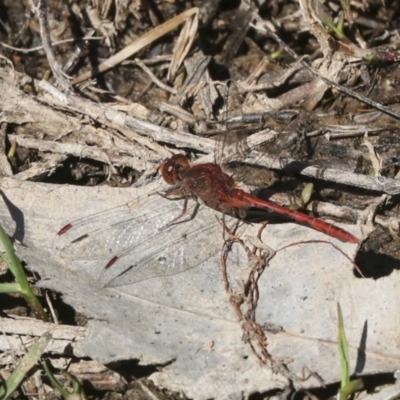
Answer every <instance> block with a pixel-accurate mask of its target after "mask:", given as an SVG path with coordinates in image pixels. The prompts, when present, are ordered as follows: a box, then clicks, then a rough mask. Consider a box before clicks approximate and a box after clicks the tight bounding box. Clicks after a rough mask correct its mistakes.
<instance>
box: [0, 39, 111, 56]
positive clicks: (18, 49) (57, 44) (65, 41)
mask: <svg viewBox="0 0 400 400" xmlns="http://www.w3.org/2000/svg"><path fill="white" fill-rule="evenodd" d="M102 39H104V36H84V37H82V38H71V39H65V40H60V41H59V42H54V43H52V46H53V47H54V46H59V45H60V44H64V43H71V42H80V41H85V40H102ZM0 46H3V47H5V48H6V49H10V50H13V51H18V52H19V53H25V54H28V53H32V52H34V51H39V50H42V49H44V46H37V47H32V48H31V49H23V48H21V47H14V46H10V45H9V44H6V43H4V42H0Z"/></svg>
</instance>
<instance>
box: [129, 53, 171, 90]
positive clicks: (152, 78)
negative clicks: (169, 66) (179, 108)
mask: <svg viewBox="0 0 400 400" xmlns="http://www.w3.org/2000/svg"><path fill="white" fill-rule="evenodd" d="M135 64H136V65H137V66H138V67H140V68H141V69H142V70H143V71H144V72H145V73H146V74H147V75H149V77H150V79H151V80H152V82H153V83H155V84H156V85H157V86H158V87H160V88H161V89H163V90H165V91H166V92H169V93H171V94H173V95H176V94H177V93H178V91H177V90H176V89H174V88H171V87H169V86H168V85H166V84H165V83H162V82H161V81H160V80H159V79H158V78H157V77H156V76H155V75H154V74H153V72H151V70H150V68H149V67H147V66H146V65H145V64H144V63H143V62H142V61H140V60H139V59H138V58H136V59H135Z"/></svg>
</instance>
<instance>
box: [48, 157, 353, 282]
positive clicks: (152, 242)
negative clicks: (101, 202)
mask: <svg viewBox="0 0 400 400" xmlns="http://www.w3.org/2000/svg"><path fill="white" fill-rule="evenodd" d="M160 172H161V175H162V177H163V179H164V181H165V182H166V183H167V184H169V185H172V187H171V188H170V189H169V190H167V191H166V192H165V193H163V194H162V197H167V198H176V197H178V198H180V199H182V198H183V204H182V209H181V210H180V213H179V215H178V216H177V217H175V218H174V217H173V216H171V209H170V208H165V207H164V206H163V202H166V201H169V200H167V199H164V198H162V197H161V198H158V196H157V198H155V197H156V196H153V199H152V200H151V201H148V200H147V199H146V200H144V201H145V202H146V203H148V204H147V207H146V212H142V211H141V209H140V207H138V204H137V202H136V201H132V202H130V203H127V204H125V205H122V206H120V207H114V208H113V209H110V210H106V211H104V212H102V213H100V214H94V215H91V216H88V217H86V218H83V219H80V220H78V221H75V222H72V223H68V224H67V225H65V226H64V227H63V228H62V229H61V230H60V231H59V232H58V234H57V236H56V237H55V239H54V244H53V246H54V248H55V250H56V251H57V253H58V254H59V255H60V256H61V257H63V258H66V259H77V260H90V259H103V258H107V257H109V260H108V261H107V263H106V264H105V265H103V266H102V273H101V274H100V275H101V278H100V280H101V282H102V284H103V286H105V287H118V286H124V285H129V284H132V283H136V282H140V281H143V280H146V279H150V278H154V277H161V276H167V275H174V274H177V273H180V272H183V271H185V270H187V269H190V268H194V267H195V266H197V265H199V264H201V263H203V262H204V261H206V260H207V259H209V258H211V257H212V256H213V255H215V254H216V253H217V252H218V245H216V244H215V243H210V241H209V237H210V236H211V230H212V229H220V226H219V224H216V223H212V222H211V223H210V221H204V220H203V219H201V218H196V216H194V217H192V216H193V215H195V208H196V207H197V203H196V202H191V205H190V206H189V201H190V200H191V199H197V200H201V201H202V202H203V203H204V204H205V205H206V206H208V207H210V208H212V209H214V210H217V211H219V212H221V213H223V214H228V215H235V216H237V217H239V218H244V217H245V216H246V214H247V211H248V210H249V209H252V208H257V209H262V210H267V211H271V212H273V213H276V214H279V215H281V216H284V217H286V218H287V219H289V220H292V221H294V222H297V223H299V224H302V225H306V226H308V227H310V228H312V229H315V230H317V231H320V232H323V233H324V234H326V235H329V236H331V237H334V238H336V239H339V240H341V241H343V242H349V243H355V244H356V243H358V242H359V240H358V238H356V237H355V236H354V235H352V234H351V233H349V232H347V231H345V230H344V229H341V228H339V227H337V226H335V225H333V224H330V223H328V222H325V221H323V220H321V219H318V218H315V217H311V216H309V215H307V214H304V213H302V212H300V211H295V210H290V209H288V208H286V207H284V206H281V205H279V204H276V203H273V202H271V201H268V200H264V199H259V198H257V197H255V196H253V195H252V194H250V193H247V192H245V191H244V190H242V189H239V188H238V187H237V185H236V182H235V180H234V179H233V177H232V176H231V175H228V174H226V173H224V172H223V170H222V168H221V167H220V166H219V165H218V164H215V163H204V164H197V165H196V164H195V165H191V164H190V162H189V160H188V158H187V157H186V156H184V155H182V154H177V155H174V156H173V157H171V158H169V159H166V160H165V161H164V162H163V163H162V164H161V166H160ZM174 203H175V201H174ZM164 208H165V209H164ZM185 215H188V218H185V217H184V216H185ZM184 218H185V220H183V219H184ZM181 223H185V224H190V229H187V230H186V233H185V234H184V235H182V233H181V232H182V231H181V230H180V229H179V225H180V224H181Z"/></svg>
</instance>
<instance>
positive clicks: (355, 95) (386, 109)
mask: <svg viewBox="0 0 400 400" xmlns="http://www.w3.org/2000/svg"><path fill="white" fill-rule="evenodd" d="M255 19H256V20H257V22H259V23H260V24H261V25H262V26H264V28H265V30H267V31H268V33H269V34H270V35H271V36H272V37H273V38H274V40H275V41H276V42H277V43H278V44H279V45H280V46H282V47H283V48H284V49H285V51H286V52H287V53H288V54H290V55H291V56H292V57H293V58H294V59H295V60H299V62H300V63H301V64H302V65H303V67H304V68H307V69H308V70H309V71H310V72H311V73H312V74H313V75H314V76H316V77H318V78H319V79H321V80H323V81H324V82H325V83H326V84H327V85H328V86H332V87H334V88H336V89H337V90H339V91H341V92H343V93H345V94H347V95H348V96H350V97H353V98H355V99H357V100H359V101H361V102H362V103H365V104H368V105H370V106H372V107H374V108H376V109H378V110H380V111H382V112H384V113H385V114H388V115H390V116H391V117H394V118H397V119H400V114H399V113H397V112H396V111H393V110H392V109H391V108H389V107H386V106H384V105H382V104H380V103H377V102H376V101H373V100H371V99H369V98H368V97H365V96H362V95H360V94H358V93H356V92H354V91H353V90H351V89H348V88H346V87H345V86H342V85H340V84H339V83H336V82H334V81H331V80H330V79H328V78H325V77H324V76H323V75H321V74H320V73H319V72H317V71H316V70H315V69H314V68H313V67H311V66H310V65H308V64H307V63H306V62H305V61H304V60H303V59H301V58H300V57H299V56H298V55H297V53H296V52H295V51H293V50H292V49H291V48H290V47H289V46H288V45H287V44H286V43H285V42H284V41H283V40H282V39H281V38H280V37H279V36H278V35H277V34H276V33H275V32H273V31H272V30H271V29H270V28H269V27H268V25H267V24H266V23H265V21H263V20H262V19H261V17H260V16H259V15H257V14H255ZM255 29H259V28H257V27H255Z"/></svg>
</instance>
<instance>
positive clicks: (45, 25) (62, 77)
mask: <svg viewBox="0 0 400 400" xmlns="http://www.w3.org/2000/svg"><path fill="white" fill-rule="evenodd" d="M38 11H39V23H40V36H41V38H42V41H43V47H44V51H45V53H46V57H47V61H48V62H49V64H50V68H51V70H52V71H53V74H54V77H55V78H56V79H57V82H58V83H59V84H60V86H61V87H62V88H63V89H64V90H66V91H70V89H71V86H70V84H69V81H68V79H67V78H66V77H67V75H66V74H65V73H64V72H63V70H62V69H61V67H60V64H59V63H58V62H57V60H56V57H55V55H54V52H53V48H52V47H51V38H50V28H49V21H48V18H47V0H40V1H39V4H38Z"/></svg>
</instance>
